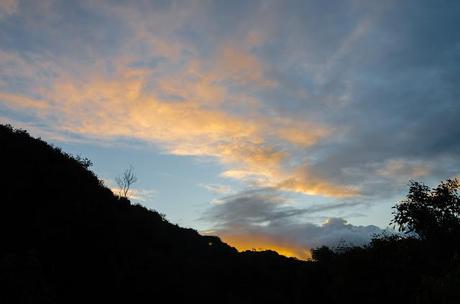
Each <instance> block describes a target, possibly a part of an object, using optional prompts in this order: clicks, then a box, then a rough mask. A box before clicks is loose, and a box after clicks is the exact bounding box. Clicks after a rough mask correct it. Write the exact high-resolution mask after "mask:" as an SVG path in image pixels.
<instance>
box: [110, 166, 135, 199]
mask: <svg viewBox="0 0 460 304" xmlns="http://www.w3.org/2000/svg"><path fill="white" fill-rule="evenodd" d="M136 181H137V177H136V175H134V170H133V167H132V166H129V168H128V169H126V170H125V171H124V172H123V173H122V174H121V175H120V176H117V177H116V178H115V182H116V183H117V185H118V187H119V190H118V191H119V192H118V196H120V197H125V198H127V197H128V193H129V189H130V188H131V186H132V184H134V183H135V182H136Z"/></svg>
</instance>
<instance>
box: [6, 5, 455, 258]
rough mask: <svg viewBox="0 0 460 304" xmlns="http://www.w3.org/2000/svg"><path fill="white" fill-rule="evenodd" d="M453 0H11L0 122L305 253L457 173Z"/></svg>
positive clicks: (161, 201) (248, 235)
mask: <svg viewBox="0 0 460 304" xmlns="http://www.w3.org/2000/svg"><path fill="white" fill-rule="evenodd" d="M458 16H460V2H458V1H441V2H440V1H425V0H416V1H415V0H414V1H410V0H403V1H392V0H388V1H360V0H349V1H343V0H341V1H334V0H328V1H309V0H302V1H269V0H266V1H255V0H251V1H206V0H203V1H163V0H160V1H155V0H152V1H85V0H82V1H57V0H41V1H22V0H0V122H1V123H9V124H12V125H13V126H14V127H17V128H23V129H26V130H28V131H29V133H30V134H32V135H33V136H37V137H41V138H42V139H44V140H46V141H48V142H50V143H52V144H54V145H56V146H59V147H62V148H63V150H65V151H67V152H69V153H72V154H74V155H80V156H83V157H88V158H89V159H91V160H92V161H93V167H92V170H94V172H95V173H96V174H97V175H98V176H99V177H100V178H101V179H103V180H104V182H105V184H106V185H107V186H108V187H111V188H116V183H115V178H116V177H117V176H119V175H120V174H121V173H122V172H123V171H124V170H125V169H127V168H129V167H130V166H132V168H133V170H134V172H135V174H136V176H137V178H138V181H137V182H136V183H135V184H134V185H133V189H132V191H131V193H130V196H131V197H132V200H133V202H135V203H139V204H142V205H144V206H146V207H147V208H150V209H154V210H157V211H159V212H161V213H164V214H165V215H166V218H167V219H168V220H169V221H171V222H173V223H177V224H179V225H181V226H184V227H191V228H194V229H197V230H198V231H200V232H201V233H203V234H213V235H218V236H220V237H221V238H222V239H223V240H224V241H226V242H228V243H229V244H230V245H232V246H235V247H237V248H238V249H240V250H243V249H273V250H277V251H278V252H280V253H282V254H286V255H289V256H295V257H298V258H308V256H309V251H308V250H309V249H311V248H315V247H317V246H321V245H328V246H337V245H340V244H342V245H343V244H355V245H361V244H365V243H366V242H368V241H369V240H370V238H371V237H372V236H373V235H375V234H378V233H382V232H385V231H388V229H389V224H390V221H391V219H392V209H391V207H392V206H393V205H394V204H395V203H396V202H397V201H399V200H401V199H403V198H404V195H405V194H406V193H407V190H408V182H409V180H417V181H422V182H425V183H427V184H428V185H436V184H437V183H439V182H440V181H441V180H443V179H446V178H452V177H456V176H459V175H460V173H459V171H460V153H459V152H460V140H459V138H460V126H459V123H458V117H459V114H460V64H459V63H460V31H459V30H458V29H459V28H460V19H459V18H458Z"/></svg>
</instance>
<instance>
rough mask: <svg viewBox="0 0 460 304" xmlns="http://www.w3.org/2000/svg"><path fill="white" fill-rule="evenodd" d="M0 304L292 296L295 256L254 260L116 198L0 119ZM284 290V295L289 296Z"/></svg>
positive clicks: (76, 162) (73, 162)
mask: <svg viewBox="0 0 460 304" xmlns="http://www.w3.org/2000/svg"><path fill="white" fill-rule="evenodd" d="M0 147H1V168H2V172H1V180H0V185H1V192H2V199H1V204H0V231H1V232H0V236H1V240H2V241H1V243H0V271H1V272H0V286H1V289H2V292H1V293H0V302H1V303H13V302H15V301H16V302H24V303H81V302H87V301H88V300H90V299H91V301H93V300H94V301H101V302H104V303H106V302H109V301H110V302H124V301H126V302H129V303H136V302H152V300H155V299H160V297H161V298H165V299H169V301H175V302H179V301H180V302H182V301H183V302H185V301H186V302H190V301H192V300H200V302H206V301H215V300H216V299H218V302H221V303H254V302H271V303H280V302H286V303H289V302H293V301H294V300H295V298H297V299H299V298H302V295H301V293H302V292H301V290H300V289H299V288H296V287H294V286H299V285H298V284H294V282H296V281H298V280H299V278H300V277H299V276H300V273H299V272H298V271H297V268H298V266H299V265H300V264H306V263H302V262H300V261H294V260H292V259H287V258H284V257H281V256H279V255H278V254H276V253H269V252H267V253H265V254H262V255H261V256H260V257H258V258H257V260H256V261H254V258H252V254H251V253H246V254H238V253H237V251H236V250H235V249H234V248H232V247H230V246H228V245H226V244H224V243H223V242H221V241H220V239H219V238H217V237H210V236H201V235H199V234H198V233H197V232H196V231H194V230H192V229H184V228H181V227H178V226H177V225H173V224H171V223H169V222H167V221H166V220H165V219H164V218H163V217H162V216H161V215H160V214H158V213H157V212H155V211H151V210H147V209H146V208H144V207H142V206H139V205H133V204H131V203H130V202H129V200H127V199H124V198H121V199H119V198H118V197H117V196H115V195H114V194H113V193H112V192H111V191H110V190H109V189H107V188H106V187H105V186H104V185H103V184H102V183H101V181H100V180H99V179H98V178H97V177H96V176H95V175H94V173H92V172H91V171H90V170H88V167H89V165H90V162H89V161H88V160H86V159H80V158H75V157H72V156H70V155H68V154H66V153H64V152H62V151H61V150H60V149H59V148H55V147H52V146H50V145H48V144H47V143H45V142H44V141H42V140H40V139H35V138H32V137H30V136H29V135H28V134H27V132H25V131H21V130H14V129H13V128H11V127H10V126H0ZM291 295H292V296H291Z"/></svg>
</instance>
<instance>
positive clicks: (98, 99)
mask: <svg viewBox="0 0 460 304" xmlns="http://www.w3.org/2000/svg"><path fill="white" fill-rule="evenodd" d="M3 57H5V58H8V60H10V61H11V60H13V59H14V60H15V61H18V60H19V62H20V63H21V64H22V65H23V66H24V68H23V70H24V71H27V72H24V77H26V76H27V75H29V77H32V76H31V75H33V74H34V73H33V71H34V70H33V67H31V66H30V65H28V63H27V61H25V60H22V59H21V58H20V57H17V56H13V57H11V56H7V55H5V56H3ZM216 58H218V59H217V60H216V61H215V62H214V63H215V65H214V66H206V65H204V64H203V63H202V62H200V61H199V60H191V61H189V62H188V63H187V64H186V65H185V67H184V69H182V70H181V69H177V70H174V71H170V72H169V73H166V72H165V76H164V77H163V74H161V73H160V72H161V71H157V70H155V71H149V70H147V69H136V68H132V67H130V62H131V61H132V59H131V58H130V57H123V58H120V62H119V63H118V64H117V66H116V69H115V72H114V73H112V74H111V75H110V76H108V75H105V74H103V73H101V72H95V71H97V70H99V68H100V67H101V66H103V64H104V63H103V62H101V63H98V64H97V65H96V66H95V67H94V69H91V68H86V69H85V70H82V71H80V73H79V75H80V77H79V78H77V77H75V76H74V75H75V74H77V73H72V74H65V73H63V72H62V71H61V70H59V71H60V73H59V77H58V78H56V80H53V81H54V82H53V83H52V85H51V87H50V88H49V89H48V88H47V87H46V86H42V87H38V89H36V92H35V94H34V96H35V95H36V96H39V98H30V97H27V96H24V95H17V94H7V93H2V94H1V95H0V102H2V103H3V104H6V106H8V107H9V108H13V109H16V110H18V111H23V110H24V109H27V110H28V111H35V113H36V114H37V115H38V116H39V117H41V118H43V119H47V120H50V121H53V124H54V125H53V128H56V129H58V130H60V131H65V132H74V133H79V134H83V135H86V136H89V137H93V138H101V137H103V138H115V137H134V138H137V139H140V140H144V141H147V142H153V143H155V144H157V145H159V146H160V147H162V148H164V149H165V151H167V152H168V153H172V154H176V155H188V156H205V157H213V158H215V159H217V160H218V161H219V162H220V163H222V164H223V165H224V166H225V168H226V170H225V172H224V173H223V176H226V177H231V178H235V179H240V180H244V181H249V182H251V183H255V184H257V185H258V186H264V187H265V186H271V187H279V188H281V189H283V190H286V191H296V192H301V193H305V194H317V195H327V196H338V197H340V196H349V195H353V194H356V192H354V191H352V190H350V189H348V188H347V187H344V186H340V185H335V184H333V183H330V182H328V181H326V180H322V179H320V178H318V177H314V176H310V175H307V174H306V173H305V171H302V170H299V169H296V168H294V169H292V168H286V163H287V162H288V161H289V160H290V159H291V158H292V157H294V156H293V154H292V150H295V149H296V147H298V146H300V147H302V148H305V147H309V146H311V145H313V144H315V143H316V142H317V141H318V140H320V139H322V138H324V137H326V136H328V135H329V134H330V132H331V131H330V130H329V129H328V128H326V127H324V126H322V125H317V124H314V123H309V122H304V121H298V120H288V119H285V118H280V117H264V116H261V115H260V114H258V113H257V108H254V109H249V111H243V112H241V111H235V112H231V111H229V110H228V108H226V107H227V106H228V104H227V103H225V102H224V101H225V100H227V99H229V100H232V99H235V96H233V95H232V94H231V93H230V91H229V90H228V89H227V88H228V85H230V84H231V83H234V82H237V83H255V84H258V85H263V86H264V85H269V83H270V81H268V80H266V79H265V78H264V73H263V71H264V68H263V66H262V63H261V62H260V61H259V60H258V59H257V58H256V57H255V56H254V55H252V54H251V53H249V52H245V51H243V50H241V49H235V48H231V47H224V48H222V49H221V51H219V52H218V54H217V55H216ZM0 60H1V58H0ZM210 62H213V61H212V60H211V61H210ZM38 67H40V66H38ZM51 68H52V69H54V68H53V67H51ZM101 70H103V69H101ZM157 73H160V75H162V77H161V78H159V77H158V75H157ZM77 75H78V74H77ZM229 83H230V84H229ZM171 96H175V97H178V98H176V99H174V98H171ZM236 106H238V107H240V108H239V110H241V107H242V106H244V105H242V104H236ZM244 109H245V110H247V109H246V108H244ZM236 113H239V114H236Z"/></svg>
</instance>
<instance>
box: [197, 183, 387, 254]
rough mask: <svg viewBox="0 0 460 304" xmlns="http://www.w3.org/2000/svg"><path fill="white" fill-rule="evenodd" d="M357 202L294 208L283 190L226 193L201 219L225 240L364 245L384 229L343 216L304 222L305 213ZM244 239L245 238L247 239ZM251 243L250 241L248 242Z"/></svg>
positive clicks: (301, 246)
mask: <svg viewBox="0 0 460 304" xmlns="http://www.w3.org/2000/svg"><path fill="white" fill-rule="evenodd" d="M356 205H358V203H335V204H325V205H323V206H321V205H320V206H314V207H310V208H295V207H293V206H292V205H291V203H290V202H289V200H288V199H287V198H285V197H284V196H283V194H282V193H280V192H278V191H276V190H273V189H257V190H251V191H246V192H242V193H239V194H236V195H232V196H228V197H226V198H224V199H222V200H221V203H220V204H218V205H214V206H212V207H211V208H210V209H208V210H207V212H205V214H204V215H203V218H202V220H205V221H208V222H210V223H212V224H213V225H214V227H213V229H212V230H211V233H215V234H217V235H220V236H222V237H223V238H224V240H225V239H226V237H228V238H230V239H233V240H235V239H242V238H244V239H246V240H248V239H249V240H251V239H253V240H254V247H255V248H256V247H257V246H256V244H257V242H258V240H259V239H263V240H264V242H265V243H267V242H269V243H271V244H272V245H273V246H274V247H275V248H276V247H277V246H280V247H289V248H292V250H293V251H296V252H300V254H299V255H300V256H302V253H301V252H303V251H305V250H308V249H311V248H315V247H318V246H322V245H327V246H332V247H334V246H338V245H341V244H348V245H364V244H366V243H368V242H369V241H370V239H371V238H372V237H373V236H375V235H377V234H380V233H382V232H384V230H382V229H380V228H379V227H377V226H373V225H369V226H354V225H351V224H349V223H347V221H346V220H345V219H343V218H328V219H327V221H325V222H324V223H323V224H315V223H311V222H308V221H306V218H305V217H306V216H311V215H312V214H318V213H320V212H322V211H329V210H333V209H340V208H349V207H350V206H356ZM246 242H247V241H246ZM249 242H250V241H249Z"/></svg>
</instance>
